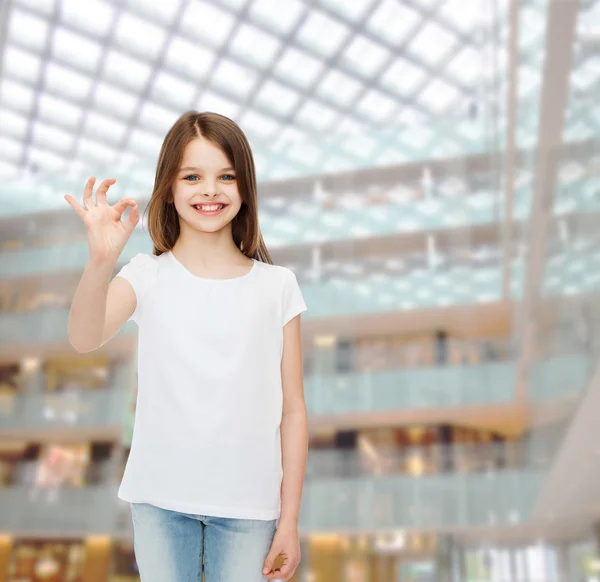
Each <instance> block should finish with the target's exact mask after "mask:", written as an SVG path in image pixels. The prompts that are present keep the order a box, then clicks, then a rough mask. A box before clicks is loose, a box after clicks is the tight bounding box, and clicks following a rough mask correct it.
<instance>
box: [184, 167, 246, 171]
mask: <svg viewBox="0 0 600 582" xmlns="http://www.w3.org/2000/svg"><path fill="white" fill-rule="evenodd" d="M201 169H202V168H198V167H195V166H188V167H186V168H179V171H180V172H184V171H190V170H201ZM219 172H235V169H234V168H223V169H222V170H219Z"/></svg>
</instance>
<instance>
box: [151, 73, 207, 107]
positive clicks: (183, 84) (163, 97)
mask: <svg viewBox="0 0 600 582" xmlns="http://www.w3.org/2000/svg"><path fill="white" fill-rule="evenodd" d="M196 90H197V88H196V85H194V84H193V83H188V82H187V81H183V80H182V79H180V78H178V77H175V76H174V75H171V74H170V73H166V72H165V71H161V72H160V73H158V75H156V79H155V80H154V85H153V86H152V91H151V95H152V98H153V99H156V100H159V101H161V102H166V103H169V104H170V105H173V106H174V107H175V108H177V109H182V110H183V109H188V108H189V107H191V106H192V100H193V98H194V94H195V93H196Z"/></svg>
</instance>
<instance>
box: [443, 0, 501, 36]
mask: <svg viewBox="0 0 600 582" xmlns="http://www.w3.org/2000/svg"><path fill="white" fill-rule="evenodd" d="M486 8H487V10H488V11H491V10H492V6H491V5H486ZM483 9H484V5H483V3H482V2H473V1H472V2H464V0H446V1H445V2H444V3H443V4H442V7H441V8H440V10H439V14H440V16H442V17H443V18H444V19H445V20H447V21H448V22H450V23H451V24H452V25H453V26H454V27H456V28H458V29H459V30H462V32H465V33H469V32H473V29H474V28H476V27H478V26H480V25H482V24H483V16H484V14H483Z"/></svg>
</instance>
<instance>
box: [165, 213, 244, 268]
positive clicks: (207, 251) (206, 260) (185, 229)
mask: <svg viewBox="0 0 600 582" xmlns="http://www.w3.org/2000/svg"><path fill="white" fill-rule="evenodd" d="M172 250H173V253H174V254H176V255H177V256H178V257H180V258H182V259H186V258H187V259H189V260H190V261H193V262H194V263H196V264H203V265H206V266H207V267H211V266H213V265H222V264H223V263H232V262H236V261H239V260H240V259H241V258H245V255H244V254H243V253H242V251H240V249H238V248H237V247H236V245H235V242H234V241H233V235H232V232H231V223H229V224H228V225H227V226H225V227H224V228H222V229H221V230H219V231H216V232H201V231H198V230H196V229H193V228H190V227H189V226H188V225H185V223H184V224H182V225H181V229H180V234H179V238H178V239H177V242H176V243H175V245H174V246H173V249H172Z"/></svg>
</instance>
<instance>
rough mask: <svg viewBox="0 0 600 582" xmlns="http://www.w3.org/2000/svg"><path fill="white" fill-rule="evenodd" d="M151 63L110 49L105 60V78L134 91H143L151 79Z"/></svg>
mask: <svg viewBox="0 0 600 582" xmlns="http://www.w3.org/2000/svg"><path fill="white" fill-rule="evenodd" d="M151 73H152V69H151V67H150V65H148V64H147V63H144V62H142V61H140V60H138V59H136V58H133V57H130V56H127V55H124V54H123V53H121V52H117V51H116V50H109V51H108V54H107V55H106V61H105V62H104V78H105V79H106V80H107V81H109V82H110V83H115V84H118V85H124V86H126V87H128V88H129V89H132V90H133V91H136V92H137V91H141V90H142V89H143V88H144V87H145V86H146V83H147V82H148V79H150V75H151Z"/></svg>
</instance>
